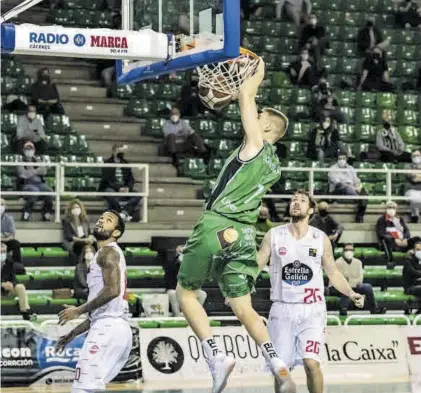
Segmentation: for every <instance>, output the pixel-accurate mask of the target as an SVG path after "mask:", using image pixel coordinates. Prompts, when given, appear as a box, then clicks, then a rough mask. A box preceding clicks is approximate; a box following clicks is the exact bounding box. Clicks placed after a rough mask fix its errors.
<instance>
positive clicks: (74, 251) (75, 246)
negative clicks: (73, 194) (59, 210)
mask: <svg viewBox="0 0 421 393" xmlns="http://www.w3.org/2000/svg"><path fill="white" fill-rule="evenodd" d="M62 227H63V247H64V248H65V249H66V250H67V251H68V252H69V257H70V258H71V260H72V262H73V263H74V264H76V262H77V261H78V259H79V256H80V253H81V252H82V249H83V248H84V247H86V246H87V245H89V246H92V245H93V244H95V238H94V236H93V235H92V232H91V228H90V225H89V219H88V215H87V214H86V209H85V206H84V205H83V204H82V203H81V202H80V201H79V200H78V199H74V200H73V201H70V202H69V204H68V205H67V207H66V213H65V217H64V218H63V220H62Z"/></svg>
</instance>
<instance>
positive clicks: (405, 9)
mask: <svg viewBox="0 0 421 393" xmlns="http://www.w3.org/2000/svg"><path fill="white" fill-rule="evenodd" d="M397 7H398V9H397V12H396V14H395V22H396V24H397V25H399V26H400V27H402V28H407V29H410V28H411V27H418V26H420V25H421V6H420V4H417V2H416V1H412V0H404V1H402V2H401V3H399V4H398V5H397Z"/></svg>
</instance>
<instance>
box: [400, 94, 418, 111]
mask: <svg viewBox="0 0 421 393" xmlns="http://www.w3.org/2000/svg"><path fill="white" fill-rule="evenodd" d="M418 102H420V103H421V100H420V99H419V97H418V96H417V95H416V94H410V93H403V94H399V95H398V107H399V108H403V109H412V110H416V109H417V108H418Z"/></svg>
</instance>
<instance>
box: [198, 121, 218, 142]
mask: <svg viewBox="0 0 421 393" xmlns="http://www.w3.org/2000/svg"><path fill="white" fill-rule="evenodd" d="M196 127H197V131H198V132H199V133H200V135H201V136H203V137H204V138H214V139H215V138H218V136H219V133H218V127H217V123H216V122H215V121H213V120H204V119H201V120H198V121H197V123H196Z"/></svg>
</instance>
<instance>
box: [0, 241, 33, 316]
mask: <svg viewBox="0 0 421 393" xmlns="http://www.w3.org/2000/svg"><path fill="white" fill-rule="evenodd" d="M1 295H2V297H3V296H6V297H7V296H13V297H17V298H18V304H19V311H20V313H21V314H22V318H23V319H24V320H28V321H29V320H30V319H31V315H32V313H31V309H30V307H29V303H28V295H27V294H26V288H25V286H24V285H23V284H18V282H17V280H16V272H15V270H14V264H13V261H12V260H11V259H8V255H7V247H6V245H5V244H3V243H1Z"/></svg>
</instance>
